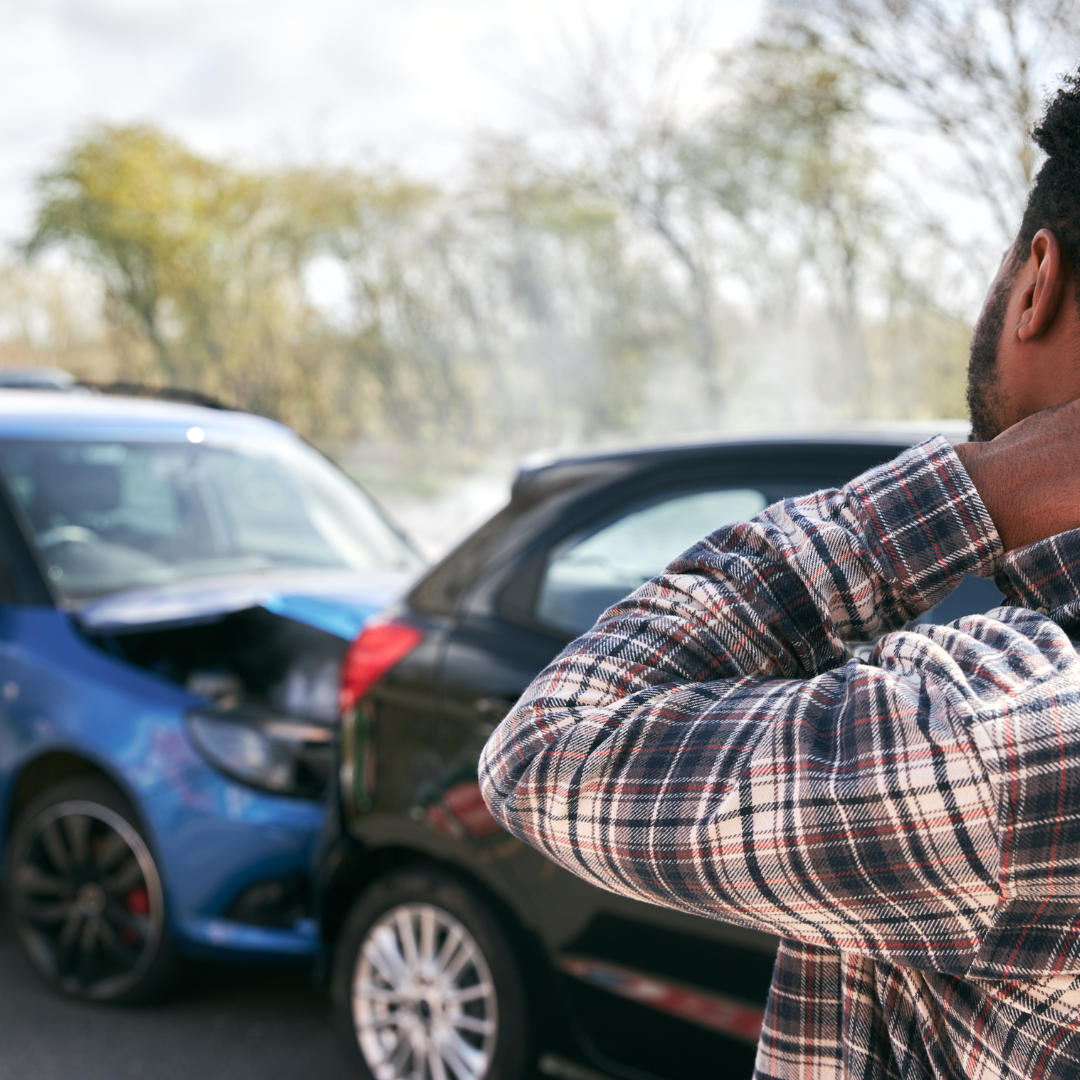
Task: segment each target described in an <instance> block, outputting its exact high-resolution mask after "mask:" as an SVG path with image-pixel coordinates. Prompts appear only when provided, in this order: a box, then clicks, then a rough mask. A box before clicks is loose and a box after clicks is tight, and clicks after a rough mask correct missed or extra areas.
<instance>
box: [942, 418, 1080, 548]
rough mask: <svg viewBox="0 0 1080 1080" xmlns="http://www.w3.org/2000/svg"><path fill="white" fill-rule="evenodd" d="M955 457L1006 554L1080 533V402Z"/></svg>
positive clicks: (961, 449) (964, 445)
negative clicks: (1064, 534)
mask: <svg viewBox="0 0 1080 1080" xmlns="http://www.w3.org/2000/svg"><path fill="white" fill-rule="evenodd" d="M956 453H957V454H958V455H959V457H960V460H961V461H962V462H963V463H964V468H965V469H967V472H968V476H970V477H971V482H972V483H973V484H974V485H975V488H976V490H977V491H978V492H979V495H980V496H981V497H982V501H983V504H984V505H985V506H986V509H987V511H988V513H989V514H990V517H991V518H992V519H993V522H994V525H995V526H997V530H998V534H999V535H1000V536H1001V542H1002V544H1003V545H1004V547H1005V550H1006V551H1011V550H1012V549H1013V548H1019V547H1024V546H1025V545H1027V544H1032V543H1034V542H1035V541H1036V540H1045V539H1046V538H1047V537H1048V536H1054V535H1056V534H1057V533H1060V532H1067V531H1068V530H1069V529H1076V528H1080V400H1078V401H1070V402H1067V403H1066V404H1064V405H1055V406H1054V407H1053V408H1050V409H1044V410H1043V411H1042V412H1038V413H1035V414H1033V415H1032V416H1029V417H1027V418H1026V419H1024V420H1021V421H1020V422H1019V423H1018V424H1014V425H1013V426H1012V427H1011V428H1008V429H1006V430H1005V431H1003V432H1002V433H1001V434H1000V435H999V436H998V437H997V438H996V439H992V440H991V441H990V442H974V443H962V444H961V445H960V446H958V447H956Z"/></svg>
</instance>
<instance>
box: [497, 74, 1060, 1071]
mask: <svg viewBox="0 0 1080 1080" xmlns="http://www.w3.org/2000/svg"><path fill="white" fill-rule="evenodd" d="M1035 139H1036V141H1037V142H1038V143H1039V144H1040V145H1041V146H1042V147H1043V149H1044V150H1045V151H1046V152H1047V154H1048V155H1049V157H1048V160H1047V161H1046V163H1045V165H1044V166H1043V168H1042V170H1041V171H1040V173H1039V176H1038V178H1037V181H1036V184H1035V187H1034V190H1033V192H1032V194H1031V197H1030V201H1029V204H1028V207H1027V210H1026V212H1025V215H1024V220H1023V223H1022V225H1021V228H1020V232H1019V235H1018V237H1017V239H1016V241H1015V243H1014V244H1013V246H1012V247H1011V248H1010V250H1009V252H1007V253H1006V255H1005V258H1004V260H1003V262H1002V266H1001V269H1000V270H999V272H998V276H997V278H996V280H995V281H994V283H993V285H992V286H991V289H990V292H989V295H988V298H987V301H986V304H985V306H984V309H983V312H982V315H981V316H980V319H979V322H978V325H977V327H976V329H975V333H974V334H973V337H972V361H971V368H970V388H969V399H970V403H971V412H972V421H973V439H974V440H978V441H972V442H971V443H968V444H965V445H962V446H959V447H957V448H956V450H953V449H952V448H951V447H950V445H949V444H948V442H947V441H946V440H945V439H943V438H936V439H932V440H930V441H929V442H927V443H924V444H922V445H921V446H918V447H915V448H913V449H912V450H909V451H907V452H906V453H904V454H902V455H901V456H900V457H899V458H897V459H896V460H895V461H893V462H891V463H890V464H888V465H885V466H882V467H880V468H878V469H874V470H871V471H870V472H868V473H865V474H864V475H862V476H860V477H857V478H856V479H855V480H853V481H852V482H851V483H850V484H849V485H847V487H845V488H843V489H841V490H839V491H824V492H819V493H817V494H816V495H810V496H807V497H805V498H799V499H792V500H787V501H786V502H784V503H781V504H777V505H776V506H773V507H772V508H770V509H769V510H767V511H765V512H764V513H763V514H761V515H760V516H759V517H758V518H756V519H755V520H754V521H753V522H750V523H747V524H742V525H734V526H731V527H730V528H724V529H721V530H719V531H718V532H716V533H714V534H713V535H711V536H709V537H707V538H706V539H705V540H703V541H702V542H701V543H700V544H698V545H697V546H696V547H694V548H692V549H691V550H690V551H688V552H687V553H686V554H685V555H683V556H681V557H680V558H679V559H677V560H676V561H675V562H674V563H673V564H672V565H671V566H670V567H668V569H667V570H666V571H665V573H664V574H663V575H662V576H661V577H659V578H657V579H656V580H655V581H652V582H650V583H648V584H646V585H645V586H643V587H642V588H641V589H639V590H638V591H637V592H636V593H634V594H633V595H632V596H631V597H629V598H628V599H627V600H625V601H623V602H622V603H621V604H619V605H617V606H616V607H614V608H612V609H611V610H610V611H608V612H607V613H606V614H605V615H604V616H603V617H602V618H601V620H600V622H599V623H598V624H597V625H596V627H595V628H594V629H593V630H592V631H590V632H589V633H588V634H586V635H585V636H584V637H582V638H579V639H578V640H577V641H576V642H574V643H573V644H572V645H570V646H569V647H568V648H567V649H565V650H564V651H563V653H562V654H561V655H560V656H559V657H558V658H557V659H556V660H555V661H554V662H553V663H552V664H551V665H550V666H549V667H548V668H547V669H546V670H545V671H544V672H543V673H542V674H541V675H540V676H539V677H538V678H537V679H536V681H535V682H534V683H533V685H532V686H531V687H530V689H529V690H528V691H527V692H526V694H525V696H524V697H523V698H522V700H521V702H519V704H518V706H517V707H516V709H515V710H514V711H513V712H512V713H511V714H510V715H509V716H508V717H507V718H506V720H504V721H503V723H502V724H501V725H500V727H499V728H498V730H497V731H496V732H495V734H494V735H493V736H492V738H491V741H490V742H489V743H488V745H487V747H486V749H485V752H484V756H483V759H482V761H481V782H482V787H483V791H484V796H485V798H486V800H487V801H488V805H489V806H490V807H491V810H492V812H493V813H494V814H495V816H496V817H497V818H498V819H499V820H500V821H501V822H502V823H503V824H504V825H505V826H506V828H508V829H509V830H510V831H511V832H513V833H515V834H516V835H517V836H519V837H521V838H522V839H524V840H527V841H528V842H529V843H531V844H533V845H535V846H536V847H537V848H539V849H540V850H541V851H543V852H544V853H545V854H547V855H549V856H550V857H551V858H553V859H555V860H556V861H557V862H559V863H561V864H562V865H563V866H565V867H567V868H568V869H570V870H572V871H574V872H575V873H577V874H579V875H580V876H582V877H584V878H585V879H587V880H589V881H592V882H595V883H596V884H598V885H602V886H604V887H606V888H609V889H612V890H614V891H616V892H619V893H623V894H625V895H627V896H633V897H638V898H640V899H644V900H649V901H652V902H654V903H658V904H665V905H667V906H670V907H673V908H678V909H680V910H683V911H689V912H695V913H698V914H701V915H706V916H711V917H714V918H720V919H725V920H728V921H730V922H734V923H738V924H740V925H743V926H748V927H753V928H755V929H760V930H766V931H770V932H772V933H775V934H779V935H780V936H781V937H782V938H783V942H782V944H781V946H780V951H779V954H778V958H777V964H776V971H775V974H774V977H773V984H772V989H771V992H770V995H769V1003H768V1008H767V1013H766V1020H765V1028H764V1033H763V1035H762V1039H761V1043H760V1047H759V1051H758V1060H757V1075H758V1077H761V1078H766V1077H768V1078H773V1077H776V1078H779V1077H784V1078H787V1077H792V1078H794V1077H799V1078H800V1080H802V1078H810V1080H822V1078H826V1077H841V1076H842V1077H860V1078H866V1080H869V1078H885V1077H890V1078H891V1077H905V1078H913V1077H920V1078H921V1077H958V1076H961V1075H963V1076H966V1077H969V1078H971V1080H981V1078H989V1077H1046V1078H1049V1077H1077V1076H1080V657H1078V655H1077V652H1076V649H1075V648H1074V646H1073V644H1072V642H1071V641H1070V639H1069V632H1070V631H1073V632H1076V633H1078V634H1080V530H1078V531H1070V530H1077V527H1078V526H1080V278H1078V274H1077V271H1078V269H1080V76H1078V77H1074V78H1072V79H1069V80H1067V84H1066V86H1065V87H1064V88H1063V89H1062V90H1061V92H1059V93H1058V95H1057V96H1056V98H1054V99H1053V101H1052V102H1051V103H1050V105H1049V107H1048V109H1047V113H1046V116H1045V118H1044V120H1043V122H1042V124H1041V125H1040V126H1039V127H1038V128H1037V129H1036V132H1035ZM964 574H979V575H987V576H988V575H992V574H996V575H997V581H998V584H999V586H1000V587H1001V588H1002V589H1003V591H1004V592H1005V593H1006V595H1007V597H1008V599H1009V602H1010V605H1012V606H1008V607H1002V608H997V609H995V610H994V611H992V612H990V613H989V614H988V615H985V616H975V617H970V618H966V619H962V620H959V621H958V622H957V623H953V624H951V625H950V626H946V627H941V626H922V627H919V628H918V629H916V630H914V631H912V632H901V631H899V628H900V627H902V626H903V625H904V624H905V623H906V622H908V621H909V620H911V619H913V618H916V617H917V616H918V615H919V613H920V612H922V611H925V610H927V609H928V608H929V607H931V606H932V605H933V604H934V603H936V602H937V601H938V600H940V599H941V598H942V597H943V596H944V595H945V594H946V593H947V592H949V591H950V590H951V589H952V588H953V586H954V585H955V584H956V583H957V582H958V581H959V580H960V578H961V577H962V576H963V575H964ZM880 634H884V635H885V636H884V637H883V638H882V639H881V641H880V642H879V644H878V646H877V648H876V651H875V654H874V657H873V659H872V660H871V661H870V662H869V663H860V662H859V661H857V660H853V659H849V654H848V652H847V650H846V647H845V644H844V643H845V641H849V640H854V639H866V638H873V637H875V636H877V635H880ZM717 1074H718V1075H721V1074H723V1064H722V1063H720V1062H718V1063H717Z"/></svg>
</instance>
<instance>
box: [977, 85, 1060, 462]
mask: <svg viewBox="0 0 1080 1080" xmlns="http://www.w3.org/2000/svg"><path fill="white" fill-rule="evenodd" d="M1032 137H1033V138H1034V140H1035V142H1036V143H1038V145H1039V146H1041V147H1042V149H1043V150H1044V151H1045V152H1046V154H1047V159H1046V161H1045V163H1044V164H1043V166H1042V168H1041V169H1040V170H1039V174H1038V176H1037V177H1036V178H1035V185H1034V187H1033V188H1032V190H1031V194H1030V196H1029V197H1028V203H1027V208H1026V209H1025V211H1024V219H1023V221H1022V223H1021V225H1020V232H1019V234H1018V235H1017V237H1016V240H1015V241H1014V242H1013V245H1012V247H1010V248H1009V250H1008V251H1007V252H1006V253H1005V257H1004V258H1003V259H1002V262H1001V268H1000V269H999V270H998V274H997V277H996V278H995V279H994V281H993V283H992V284H991V286H990V290H989V292H988V293H987V296H986V301H985V303H984V304H983V310H982V313H981V315H980V316H979V320H978V322H977V323H976V325H975V330H974V333H973V334H972V335H971V363H970V366H969V368H968V406H969V408H970V410H971V427H972V438H973V439H975V440H978V441H985V440H987V439H992V438H994V437H995V436H996V435H998V434H1000V433H1001V432H1002V431H1004V430H1005V429H1006V428H1007V427H1011V426H1012V425H1013V424H1015V423H1017V421H1019V420H1022V419H1023V418H1024V417H1025V416H1030V415H1031V414H1032V413H1036V412H1040V411H1042V410H1043V409H1046V408H1049V407H1050V406H1051V405H1061V404H1063V403H1064V402H1066V401H1073V400H1075V399H1077V398H1080V276H1078V273H1077V272H1078V271H1080V73H1078V74H1077V75H1072V76H1069V77H1067V78H1066V80H1065V86H1064V87H1063V88H1062V89H1061V90H1059V91H1058V93H1057V95H1056V96H1055V97H1054V98H1053V99H1052V100H1051V101H1050V103H1049V105H1048V106H1047V109H1046V114H1045V116H1044V117H1043V120H1042V122H1041V123H1040V124H1039V125H1038V126H1037V127H1036V128H1035V130H1034V132H1033V133H1032Z"/></svg>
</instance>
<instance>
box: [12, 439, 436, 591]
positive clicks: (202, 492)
mask: <svg viewBox="0 0 1080 1080" xmlns="http://www.w3.org/2000/svg"><path fill="white" fill-rule="evenodd" d="M192 430H193V433H194V434H193V435H191V434H189V439H190V438H192V437H194V438H196V439H199V440H201V439H202V437H203V436H202V432H201V431H199V430H198V429H192ZM0 471H2V472H3V475H4V479H5V480H6V481H7V485H8V487H9V489H10V490H11V491H12V493H13V494H14V496H15V500H16V502H17V503H18V504H19V506H20V508H21V509H22V512H23V514H24V515H25V517H26V519H27V520H28V521H29V523H30V526H31V528H32V530H33V534H34V540H35V542H36V544H37V548H38V551H39V553H40V555H41V558H42V562H43V563H44V564H45V566H46V567H47V572H48V575H49V578H50V580H51V581H52V582H53V584H54V586H55V587H56V588H57V589H58V590H59V592H60V593H61V594H62V595H63V596H64V597H66V598H68V599H83V598H87V597H93V596H102V595H105V594H107V593H112V592H116V591H118V590H120V589H125V588H130V587H133V586H146V585H158V584H167V583H170V582H176V581H182V580H185V579H193V578H204V577H215V576H221V575H234V574H252V573H261V572H267V571H275V570H308V569H317V570H357V571H378V570H412V569H415V568H418V567H419V565H420V563H419V559H418V557H417V556H416V555H415V554H414V552H413V551H412V550H411V548H409V546H408V545H407V544H406V543H405V541H404V540H403V539H402V538H401V537H400V536H399V535H398V534H397V533H396V532H395V531H394V530H393V528H391V526H390V525H389V524H388V523H387V522H386V520H385V519H384V518H383V517H382V516H381V514H380V513H379V511H378V510H377V509H376V507H375V506H374V505H373V504H372V503H371V501H370V500H369V499H368V497H367V496H366V495H365V494H364V493H363V492H362V491H361V490H360V489H359V488H358V487H357V486H356V485H355V484H353V483H352V482H351V481H350V480H349V479H348V478H347V477H345V476H344V475H342V474H341V473H340V472H338V470H337V469H335V468H334V467H333V466H332V465H331V464H330V463H329V462H327V461H326V460H325V459H324V458H323V457H321V456H320V455H319V454H318V453H316V452H315V451H314V450H312V449H311V448H310V447H307V446H305V445H304V444H303V443H301V442H299V441H297V442H292V441H285V440H275V441H267V442H260V443H253V444H228V445H215V444H213V443H210V442H209V441H199V442H190V441H189V442H187V443H134V442H112V441H108V442H106V441H94V442H75V441H72V442H65V441H59V440H47V441H45V440H42V441H21V440H20V441H4V442H0Z"/></svg>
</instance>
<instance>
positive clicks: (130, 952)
mask: <svg viewBox="0 0 1080 1080" xmlns="http://www.w3.org/2000/svg"><path fill="white" fill-rule="evenodd" d="M8 867H9V868H10V879H9V880H10V889H9V895H10V906H11V915H12V919H13V921H14V924H15V929H16V930H17V932H18V936H19V939H20V941H21V942H22V945H23V947H24V949H25V951H26V954H27V956H28V957H29V958H30V961H31V963H32V964H33V965H34V967H35V968H36V969H37V971H38V973H39V974H40V975H41V976H42V977H43V978H44V979H45V981H46V982H47V983H49V984H50V985H51V986H53V987H55V988H56V989H58V990H60V991H61V992H62V993H65V994H68V995H70V996H72V997H78V998H85V999H90V1000H95V1001H114V1002H120V1001H122V1002H136V1001H145V1000H148V999H150V998H152V997H154V996H156V995H157V993H158V992H159V991H160V990H161V989H162V988H163V987H164V985H165V983H166V981H167V975H168V971H169V968H170V966H171V950H170V947H169V942H168V936H167V931H166V928H165V900H164V894H163V891H162V887H161V877H160V875H159V874H158V870H157V866H156V865H155V863H154V858H153V856H152V854H151V852H150V849H149V847H148V846H147V844H146V841H145V839H144V838H143V836H142V835H141V833H140V831H139V828H138V825H137V824H136V823H135V814H134V813H133V812H132V810H131V807H130V806H129V805H128V804H127V802H126V800H125V799H124V798H123V797H122V796H121V795H120V793H119V792H118V791H117V790H116V789H115V788H114V787H112V785H110V784H109V783H108V782H106V781H104V780H100V779H97V778H79V779H75V780H69V781H65V782H63V783H60V784H56V785H54V786H53V787H50V788H48V789H47V790H46V791H44V792H42V793H41V795H39V796H38V797H37V798H36V799H35V800H34V801H33V802H32V803H30V805H29V806H27V808H26V809H25V810H24V811H23V813H22V814H21V815H20V817H19V820H18V822H17V823H16V825H15V828H14V829H13V830H12V835H11V842H10V846H9V850H8Z"/></svg>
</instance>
